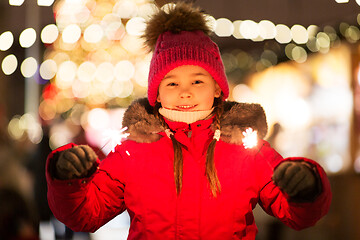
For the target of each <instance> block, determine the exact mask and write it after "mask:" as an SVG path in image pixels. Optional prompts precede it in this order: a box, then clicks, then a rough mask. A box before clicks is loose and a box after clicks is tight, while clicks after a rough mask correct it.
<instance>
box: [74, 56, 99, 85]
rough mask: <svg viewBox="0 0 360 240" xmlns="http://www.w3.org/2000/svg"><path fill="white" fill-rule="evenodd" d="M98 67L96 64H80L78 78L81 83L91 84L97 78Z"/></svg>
mask: <svg viewBox="0 0 360 240" xmlns="http://www.w3.org/2000/svg"><path fill="white" fill-rule="evenodd" d="M95 74H96V66H95V64H94V63H92V62H89V61H85V62H83V63H81V64H80V66H79V68H78V70H77V76H78V78H79V80H80V81H81V82H91V81H92V80H93V79H94V78H95Z"/></svg>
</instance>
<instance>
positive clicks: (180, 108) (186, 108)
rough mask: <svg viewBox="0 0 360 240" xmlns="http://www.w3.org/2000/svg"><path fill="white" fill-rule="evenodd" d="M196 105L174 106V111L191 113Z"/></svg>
mask: <svg viewBox="0 0 360 240" xmlns="http://www.w3.org/2000/svg"><path fill="white" fill-rule="evenodd" d="M196 106H197V105H180V106H176V109H177V110H179V111H191V110H193V109H194V108H195V107H196Z"/></svg>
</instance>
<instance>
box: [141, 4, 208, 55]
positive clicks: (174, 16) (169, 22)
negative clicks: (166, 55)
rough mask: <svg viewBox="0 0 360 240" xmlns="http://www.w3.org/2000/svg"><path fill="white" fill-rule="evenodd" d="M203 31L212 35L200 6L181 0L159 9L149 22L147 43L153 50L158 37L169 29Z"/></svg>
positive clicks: (172, 30) (145, 35)
mask: <svg viewBox="0 0 360 240" xmlns="http://www.w3.org/2000/svg"><path fill="white" fill-rule="evenodd" d="M196 30H200V31H203V32H204V33H205V34H206V35H210V33H211V30H210V28H209V26H208V25H207V23H206V19H205V16H204V14H203V13H202V12H201V10H200V9H199V8H196V7H194V6H193V5H192V4H190V3H184V2H179V3H177V4H176V5H169V7H168V8H167V9H166V10H163V9H162V10H159V11H158V12H157V13H155V14H154V15H153V16H152V17H151V19H150V20H149V21H148V22H147V26H146V29H145V33H144V35H143V38H145V43H146V45H147V46H148V47H149V48H150V49H151V51H153V50H154V49H155V46H156V41H157V39H158V37H159V36H160V35H161V34H162V33H164V32H167V31H170V32H172V33H180V32H181V31H196Z"/></svg>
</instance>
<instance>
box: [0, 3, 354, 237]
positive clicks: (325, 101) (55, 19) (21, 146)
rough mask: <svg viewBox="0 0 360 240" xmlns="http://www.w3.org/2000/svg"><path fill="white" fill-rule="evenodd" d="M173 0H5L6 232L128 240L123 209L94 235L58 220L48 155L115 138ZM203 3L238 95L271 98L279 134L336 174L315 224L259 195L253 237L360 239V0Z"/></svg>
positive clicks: (1, 130)
mask: <svg viewBox="0 0 360 240" xmlns="http://www.w3.org/2000/svg"><path fill="white" fill-rule="evenodd" d="M166 3H167V1H164V0H158V1H154V0H56V1H54V0H1V1H0V63H1V68H0V228H1V230H0V238H1V239H11V236H10V235H9V232H11V233H13V234H17V235H16V236H17V237H15V238H14V239H126V236H127V229H128V226H129V220H128V217H127V215H126V213H125V214H123V215H121V216H119V217H117V218H115V219H114V220H113V221H112V222H110V223H109V224H107V225H105V226H104V227H103V228H101V229H99V230H98V231H97V232H96V233H94V234H88V233H73V232H72V231H71V230H69V229H67V228H66V227H65V226H64V225H62V224H61V223H60V222H57V221H56V220H55V219H54V218H53V216H52V214H51V212H50V211H49V209H48V206H47V200H46V182H45V176H44V171H45V170H44V169H45V159H46V156H47V154H48V153H49V152H50V151H51V150H52V149H55V148H57V147H59V146H61V145H63V144H66V143H68V142H75V143H78V144H84V143H86V144H89V145H91V146H92V147H93V148H97V149H102V151H101V155H102V156H101V157H104V156H105V155H106V154H107V153H108V152H109V151H110V150H111V148H110V147H109V146H106V145H105V144H104V140H103V139H104V138H103V137H102V132H104V131H106V130H108V129H120V128H121V121H122V120H121V119H122V114H123V112H124V109H125V108H126V107H127V106H128V105H129V103H131V101H133V100H134V99H136V98H139V97H145V96H146V87H147V75H148V68H149V62H150V58H151V54H149V53H148V50H147V49H145V48H144V46H143V40H142V39H141V38H140V36H141V35H142V33H143V30H144V23H145V21H146V20H147V19H148V17H149V16H150V15H151V14H152V13H153V12H154V10H155V8H156V6H163V5H164V4H166ZM194 3H195V5H197V6H199V7H201V8H202V9H204V12H205V13H206V14H207V15H208V19H209V24H210V26H211V28H212V30H213V38H214V41H215V42H217V43H218V45H219V47H220V50H221V52H222V58H223V61H224V64H225V68H226V73H227V76H228V79H229V82H230V87H231V94H230V98H229V100H232V101H239V102H256V103H260V104H262V106H263V107H264V109H265V112H266V114H267V120H268V125H269V134H268V136H267V140H268V141H269V142H270V143H271V144H272V146H273V147H275V148H276V149H277V150H278V151H279V152H280V153H281V154H282V155H283V156H284V157H286V156H305V157H309V158H312V159H315V160H316V161H317V162H319V163H320V164H321V165H322V166H323V167H324V169H325V170H326V172H327V174H328V176H329V178H330V181H331V185H332V190H333V202H332V206H331V209H330V212H329V214H328V215H327V216H326V217H324V218H323V219H322V220H320V221H319V222H318V223H317V225H316V226H315V227H312V228H309V229H306V230H303V231H300V232H297V231H293V230H291V229H289V228H287V227H285V226H284V225H282V224H281V223H279V222H278V221H277V220H275V219H273V218H271V217H269V216H267V215H265V214H264V213H263V212H262V210H261V209H259V208H258V207H257V208H256V209H255V217H256V222H257V226H258V228H259V234H258V237H257V240H283V239H295V240H297V239H299V240H300V239H307V240H309V239H314V240H315V239H316V240H319V239H320V240H321V239H326V240H335V239H336V240H340V239H341V240H343V239H360V227H359V222H360V206H359V203H360V191H359V190H360V175H359V174H360V148H359V144H360V143H359V140H360V139H359V137H360V135H359V134H360V118H359V117H360V68H359V67H360V57H359V53H360V49H359V46H360V45H359V43H360V41H359V40H360V30H359V28H360V14H359V13H360V6H359V5H360V1H359V0H356V1H355V0H317V1H312V0H301V1H291V0H277V1H265V0H258V1H246V0H222V1H215V0H197V1H194ZM105 143H106V142H105ZM104 145H105V147H104ZM14 209H21V210H19V211H15V210H14Z"/></svg>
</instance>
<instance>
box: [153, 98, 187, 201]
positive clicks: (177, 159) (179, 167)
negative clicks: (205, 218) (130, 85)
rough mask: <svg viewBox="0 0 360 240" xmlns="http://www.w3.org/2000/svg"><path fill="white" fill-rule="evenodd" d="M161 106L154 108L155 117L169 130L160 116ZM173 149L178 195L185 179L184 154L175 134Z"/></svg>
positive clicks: (172, 135) (157, 105)
mask: <svg viewBox="0 0 360 240" xmlns="http://www.w3.org/2000/svg"><path fill="white" fill-rule="evenodd" d="M160 107H161V105H160V104H159V103H157V104H156V105H155V107H154V115H155V116H156V118H158V119H159V120H160V122H161V124H162V125H163V126H164V127H165V129H169V126H168V125H167V123H166V122H165V120H164V118H163V117H162V116H161V115H160V114H159V108H160ZM169 137H170V139H171V142H172V145H173V149H174V180H175V187H176V193H177V195H179V194H180V192H181V188H182V178H183V154H182V146H181V144H180V143H179V142H178V141H177V140H176V138H175V137H174V134H170V135H169Z"/></svg>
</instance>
